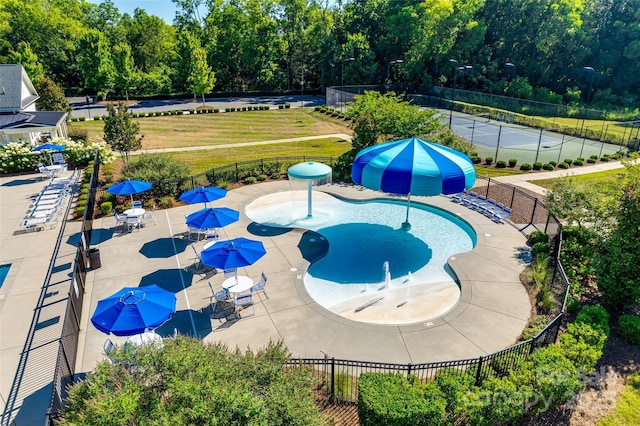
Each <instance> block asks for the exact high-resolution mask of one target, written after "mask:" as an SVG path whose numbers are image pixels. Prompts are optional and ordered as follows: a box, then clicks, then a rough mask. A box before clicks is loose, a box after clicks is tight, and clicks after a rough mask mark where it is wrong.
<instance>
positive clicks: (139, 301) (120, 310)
mask: <svg viewBox="0 0 640 426" xmlns="http://www.w3.org/2000/svg"><path fill="white" fill-rule="evenodd" d="M175 311H176V295H175V294H174V293H171V292H169V291H167V290H164V289H162V288H161V287H158V286H157V285H155V284H153V285H150V286H145V287H125V288H123V289H121V290H119V291H117V292H116V293H114V294H112V295H111V296H109V297H107V298H106V299H102V300H100V301H99V302H98V306H97V307H96V310H95V312H94V313H93V315H92V316H91V323H92V324H93V325H94V326H95V327H96V328H97V329H98V330H100V331H102V332H103V333H106V334H110V333H113V334H115V335H116V336H132V335H134V334H140V333H142V332H144V331H145V330H146V329H150V330H151V329H154V328H156V327H159V326H161V325H162V324H163V323H164V322H165V321H167V320H168V319H169V318H171V316H172V315H173V313H174V312H175Z"/></svg>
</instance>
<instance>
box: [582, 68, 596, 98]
mask: <svg viewBox="0 0 640 426" xmlns="http://www.w3.org/2000/svg"><path fill="white" fill-rule="evenodd" d="M582 69H583V70H584V71H585V72H587V73H589V74H590V75H591V78H589V91H588V92H587V105H589V103H590V102H591V89H592V88H593V79H594V78H595V77H596V70H594V69H593V67H583V68H582Z"/></svg>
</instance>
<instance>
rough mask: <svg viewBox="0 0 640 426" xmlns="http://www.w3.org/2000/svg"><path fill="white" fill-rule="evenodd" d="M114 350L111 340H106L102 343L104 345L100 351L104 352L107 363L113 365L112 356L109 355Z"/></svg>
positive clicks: (114, 346)
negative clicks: (109, 362)
mask: <svg viewBox="0 0 640 426" xmlns="http://www.w3.org/2000/svg"><path fill="white" fill-rule="evenodd" d="M115 348H116V345H114V344H113V342H112V341H111V339H107V340H105V341H104V344H103V345H102V350H103V351H104V354H105V355H106V357H107V358H108V359H109V361H111V362H112V363H113V364H115V363H116V361H115V359H114V358H113V355H112V354H111V353H112V352H113V350H114V349H115Z"/></svg>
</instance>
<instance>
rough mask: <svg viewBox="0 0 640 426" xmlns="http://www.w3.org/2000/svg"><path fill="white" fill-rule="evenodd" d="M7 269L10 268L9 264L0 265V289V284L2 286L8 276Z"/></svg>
mask: <svg viewBox="0 0 640 426" xmlns="http://www.w3.org/2000/svg"><path fill="white" fill-rule="evenodd" d="M9 268H11V264H10V263H9V264H6V265H0V288H2V284H4V280H5V279H6V278H7V275H9Z"/></svg>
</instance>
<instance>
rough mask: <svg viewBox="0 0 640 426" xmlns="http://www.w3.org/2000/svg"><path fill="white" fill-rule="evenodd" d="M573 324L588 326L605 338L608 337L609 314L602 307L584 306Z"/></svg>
mask: <svg viewBox="0 0 640 426" xmlns="http://www.w3.org/2000/svg"><path fill="white" fill-rule="evenodd" d="M575 322H576V323H582V324H589V325H590V326H591V327H593V328H594V329H596V330H598V331H600V332H601V333H603V334H604V335H605V336H608V335H609V314H608V313H607V311H606V310H605V309H604V308H603V307H602V306H597V305H592V306H585V307H584V308H582V310H581V311H580V313H579V314H578V316H577V317H576V320H575Z"/></svg>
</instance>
